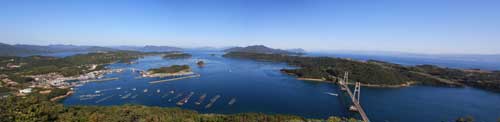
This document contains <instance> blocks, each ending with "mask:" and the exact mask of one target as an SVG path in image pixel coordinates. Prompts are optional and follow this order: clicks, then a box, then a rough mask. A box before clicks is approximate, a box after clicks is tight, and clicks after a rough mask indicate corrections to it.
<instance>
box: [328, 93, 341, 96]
mask: <svg viewBox="0 0 500 122" xmlns="http://www.w3.org/2000/svg"><path fill="white" fill-rule="evenodd" d="M325 94H328V95H332V96H339V94H335V93H331V92H325Z"/></svg>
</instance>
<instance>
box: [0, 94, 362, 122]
mask: <svg viewBox="0 0 500 122" xmlns="http://www.w3.org/2000/svg"><path fill="white" fill-rule="evenodd" d="M0 121H1V122H49V121H55V122H74V121H80V122H285V121H294V122H357V120H355V119H345V118H338V117H330V118H328V119H326V120H325V119H306V118H303V117H299V116H292V115H268V114H260V113H241V114H231V115H223V114H200V113H198V112H196V111H191V110H183V109H180V108H162V107H147V106H142V105H120V106H106V107H104V106H66V107H65V106H63V105H62V104H59V103H56V102H50V101H49V100H48V99H47V97H46V96H43V95H30V96H27V97H24V98H23V97H9V98H6V99H0Z"/></svg>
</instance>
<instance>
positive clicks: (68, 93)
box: [50, 90, 75, 102]
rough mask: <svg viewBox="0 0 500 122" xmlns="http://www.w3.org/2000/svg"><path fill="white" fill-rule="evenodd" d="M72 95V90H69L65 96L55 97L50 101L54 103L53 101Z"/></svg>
mask: <svg viewBox="0 0 500 122" xmlns="http://www.w3.org/2000/svg"><path fill="white" fill-rule="evenodd" d="M73 93H75V92H74V91H73V90H70V91H68V92H67V93H66V94H65V95H61V96H57V97H54V98H51V99H50V101H52V102H54V101H57V100H59V99H63V98H66V97H68V96H71V95H72V94H73Z"/></svg>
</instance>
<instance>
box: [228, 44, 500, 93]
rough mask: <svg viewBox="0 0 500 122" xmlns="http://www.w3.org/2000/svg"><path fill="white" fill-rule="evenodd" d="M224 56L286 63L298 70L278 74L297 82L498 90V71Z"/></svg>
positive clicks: (276, 56)
mask: <svg viewBox="0 0 500 122" xmlns="http://www.w3.org/2000/svg"><path fill="white" fill-rule="evenodd" d="M224 56H225V57H232V58H245V59H255V60H263V61H277V62H286V63H288V64H290V65H294V66H298V67H300V68H298V69H283V70H282V71H284V72H286V73H290V74H294V75H297V76H298V77H301V78H316V79H325V80H330V81H335V80H336V78H337V77H343V73H344V72H346V71H347V72H350V75H349V79H351V80H353V81H359V82H361V83H364V84H379V85H398V84H405V83H407V82H414V83H422V84H433V85H453V86H461V84H467V85H471V86H477V87H481V88H489V89H495V90H500V87H499V83H500V81H499V80H500V73H499V72H498V71H494V72H479V71H477V72H474V71H466V70H460V69H450V68H440V67H436V66H430V65H422V66H409V67H407V66H402V65H398V64H392V63H388V62H382V61H375V60H369V61H356V60H349V59H342V58H332V57H303V56H290V55H281V54H257V53H244V52H230V53H227V54H225V55H224Z"/></svg>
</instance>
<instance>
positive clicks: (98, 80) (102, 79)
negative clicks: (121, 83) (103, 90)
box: [82, 78, 119, 83]
mask: <svg viewBox="0 0 500 122" xmlns="http://www.w3.org/2000/svg"><path fill="white" fill-rule="evenodd" d="M118 79H119V78H101V79H93V80H85V81H82V82H84V83H86V82H102V81H111V80H118Z"/></svg>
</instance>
